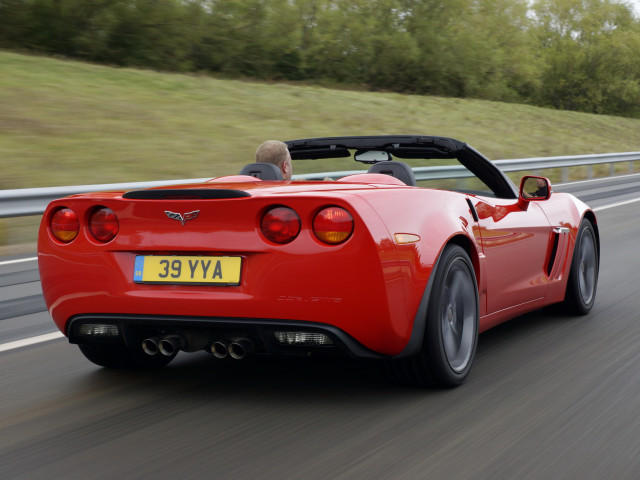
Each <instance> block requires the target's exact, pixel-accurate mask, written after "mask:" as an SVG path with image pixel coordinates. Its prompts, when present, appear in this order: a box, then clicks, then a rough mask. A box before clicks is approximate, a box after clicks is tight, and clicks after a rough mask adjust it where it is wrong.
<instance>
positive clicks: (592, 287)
mask: <svg viewBox="0 0 640 480" xmlns="http://www.w3.org/2000/svg"><path fill="white" fill-rule="evenodd" d="M599 267H600V265H599V259H598V246H597V242H596V234H595V231H594V229H593V225H592V224H591V222H590V221H589V220H587V219H586V218H585V219H583V220H582V222H581V223H580V228H579V229H578V235H577V237H576V245H575V247H574V250H573V258H572V260H571V270H570V271H569V279H568V280H567V291H566V293H565V297H564V302H563V306H564V308H565V310H566V311H567V312H568V313H571V314H574V315H585V314H587V313H589V311H590V310H591V307H593V303H594V301H595V298H596V289H597V286H598V271H599Z"/></svg>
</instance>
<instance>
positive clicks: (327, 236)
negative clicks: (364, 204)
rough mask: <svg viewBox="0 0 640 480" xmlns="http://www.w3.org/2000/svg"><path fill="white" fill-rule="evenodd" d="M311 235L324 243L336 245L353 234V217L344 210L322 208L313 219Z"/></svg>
mask: <svg viewBox="0 0 640 480" xmlns="http://www.w3.org/2000/svg"><path fill="white" fill-rule="evenodd" d="M313 233H315V235H316V237H318V239H320V240H321V241H323V242H324V243H328V244H329V245H338V244H339V243H342V242H344V241H346V240H347V239H348V238H349V237H350V236H351V233H353V217H352V216H351V214H350V213H349V212H348V211H346V210H345V209H344V208H340V207H327V208H324V209H322V210H320V211H319V212H318V214H317V215H316V217H315V218H314V219H313Z"/></svg>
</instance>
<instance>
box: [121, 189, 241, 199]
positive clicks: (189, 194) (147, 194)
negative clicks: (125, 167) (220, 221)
mask: <svg viewBox="0 0 640 480" xmlns="http://www.w3.org/2000/svg"><path fill="white" fill-rule="evenodd" d="M250 196H251V195H250V194H249V193H248V192H244V191H242V190H231V189H222V188H206V189H205V188H200V189H187V188H184V189H159V190H133V191H131V192H127V193H125V194H124V195H123V196H122V198H129V199H132V200H199V199H203V200H204V199H207V200H208V199H223V198H245V197H250Z"/></svg>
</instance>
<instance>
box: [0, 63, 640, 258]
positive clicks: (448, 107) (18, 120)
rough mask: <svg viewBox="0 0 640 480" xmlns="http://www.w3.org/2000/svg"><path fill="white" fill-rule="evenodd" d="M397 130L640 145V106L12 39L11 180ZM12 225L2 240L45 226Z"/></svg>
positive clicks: (537, 148) (3, 113)
mask: <svg viewBox="0 0 640 480" xmlns="http://www.w3.org/2000/svg"><path fill="white" fill-rule="evenodd" d="M388 133H400V134H404V133H420V134H431V135H443V136H450V137H454V138H458V139H460V140H464V141H466V142H468V143H470V144H471V145H473V146H474V147H476V148H477V149H478V150H480V151H481V152H483V153H484V154H486V155H487V156H489V158H492V159H500V158H519V157H533V156H554V155H577V154H586V153H607V152H622V151H639V150H640V120H637V119H628V118H617V117H609V116H596V115H588V114H584V113H576V112H564V111H555V110H549V109H543V108H537V107H530V106H525V105H517V104H505V103H497V102H488V101H480V100H465V99H454V98H440V97H423V96H415V95H401V94H394V93H371V92H361V91H347V90H331V89H327V88H322V87H317V86H307V85H290V84H280V83H275V84H274V83H272V84H267V83H255V82H251V81H238V80H222V79H216V78H210V77H203V76H202V77H201V76H191V75H175V74H162V73H156V72H152V71H144V70H133V69H118V68H110V67H104V66H98V65H91V64H84V63H79V62H72V61H65V60H57V59H52V58H45V57H33V56H26V55H18V54H14V53H10V52H0V165H1V171H2V174H1V175H0V190H2V189H13V188H26V187H44V186H54V185H78V184H92V183H114V182H122V181H146V180H161V179H178V178H199V177H207V176H211V177H214V176H219V175H224V174H232V173H236V172H237V171H238V170H239V168H240V167H241V166H242V165H244V164H246V163H250V162H251V161H253V153H254V151H255V148H256V146H257V145H258V144H259V143H260V142H262V141H263V140H265V139H269V138H278V139H283V140H285V139H292V138H301V137H308V136H332V135H359V134H367V135H375V134H388ZM354 168H357V165H356V164H355V163H353V162H352V161H348V162H346V161H335V162H332V163H327V162H324V161H323V163H320V162H297V163H296V164H295V165H294V170H295V173H306V172H311V171H330V170H346V169H354ZM622 168H628V167H626V166H625V167H622ZM549 174H550V176H552V178H553V177H554V174H553V172H549ZM572 175H574V176H581V175H584V172H579V171H578V172H575V173H573V174H572ZM11 223H12V224H19V225H23V224H24V225H27V226H30V225H32V224H34V223H37V221H36V219H20V220H17V219H13V220H12V222H11ZM6 224H7V221H6V220H5V221H0V246H2V245H3V244H8V243H16V242H23V241H25V240H32V239H33V236H32V235H30V234H28V235H27V237H30V238H25V235H24V234H23V233H20V234H18V236H16V235H14V234H10V232H8V231H7V226H6ZM24 229H25V228H24V227H23V228H18V229H17V230H18V231H21V232H22V231H24Z"/></svg>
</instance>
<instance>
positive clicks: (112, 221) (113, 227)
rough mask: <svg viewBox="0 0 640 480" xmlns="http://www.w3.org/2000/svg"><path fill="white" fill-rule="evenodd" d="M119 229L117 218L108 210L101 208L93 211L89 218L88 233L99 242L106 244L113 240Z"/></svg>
mask: <svg viewBox="0 0 640 480" xmlns="http://www.w3.org/2000/svg"><path fill="white" fill-rule="evenodd" d="M119 228H120V227H119V224H118V217H117V216H116V214H115V213H114V211H113V210H111V209H110V208H106V207H102V208H99V209H97V210H94V211H93V213H92V214H91V216H90V217H89V231H90V232H91V235H93V238H95V239H96V240H98V241H99V242H103V243H106V242H108V241H110V240H113V238H114V237H115V236H116V235H117V233H118V229H119Z"/></svg>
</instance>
